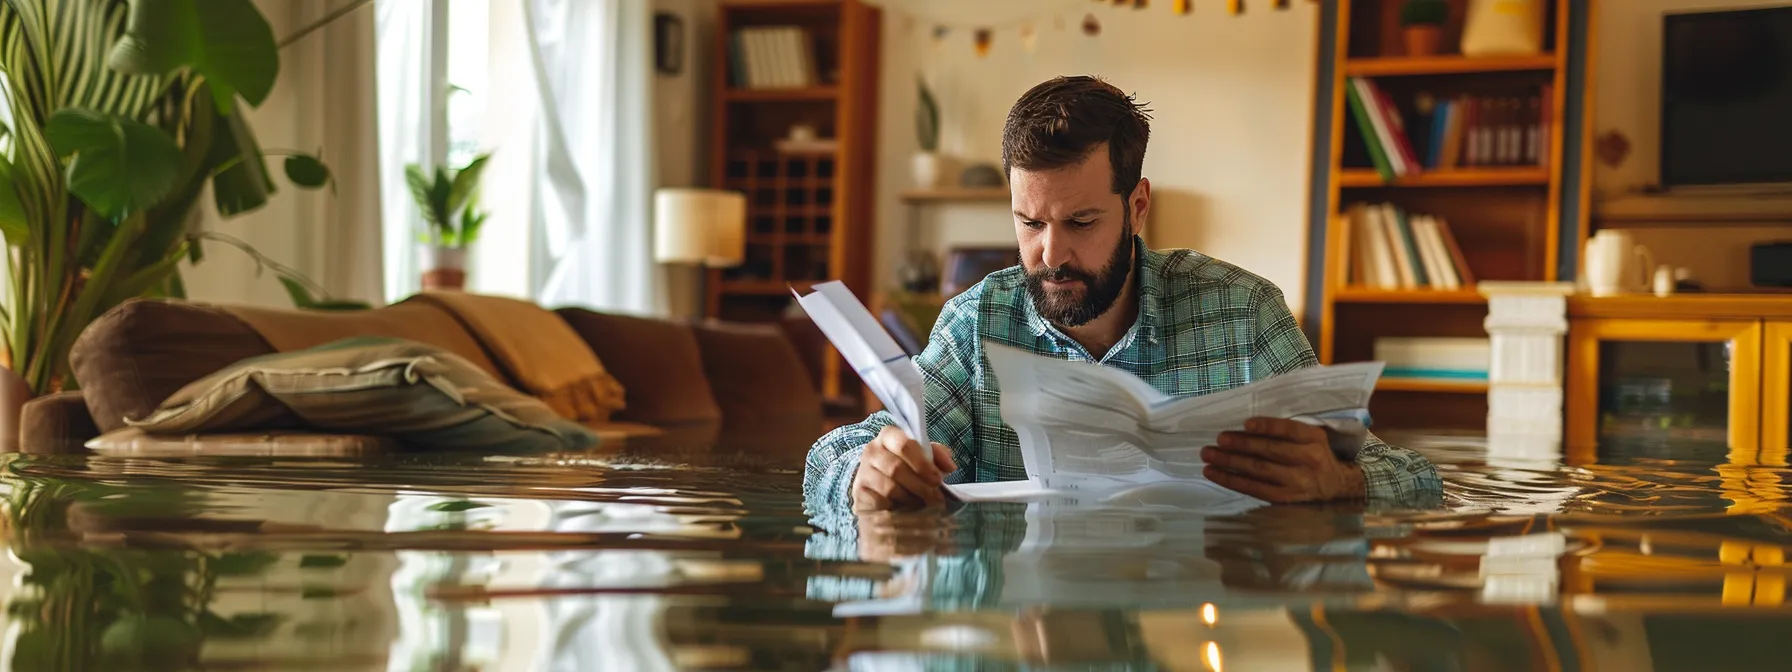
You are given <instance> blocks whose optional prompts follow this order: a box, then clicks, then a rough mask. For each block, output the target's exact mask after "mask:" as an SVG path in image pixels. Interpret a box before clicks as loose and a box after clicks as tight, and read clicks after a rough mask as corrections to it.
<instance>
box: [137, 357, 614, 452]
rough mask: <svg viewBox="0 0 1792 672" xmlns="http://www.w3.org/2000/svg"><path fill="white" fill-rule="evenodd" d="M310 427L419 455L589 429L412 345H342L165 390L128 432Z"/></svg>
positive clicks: (562, 438) (552, 441)
mask: <svg viewBox="0 0 1792 672" xmlns="http://www.w3.org/2000/svg"><path fill="white" fill-rule="evenodd" d="M291 416H297V417H298V418H299V419H300V420H301V421H303V423H304V424H305V425H307V426H308V427H310V428H313V429H317V430H322V431H330V432H344V433H353V434H371V435H384V436H391V437H393V438H396V439H399V440H401V441H404V442H406V443H409V444H412V445H414V446H417V447H421V448H441V449H454V450H504V451H511V450H539V451H556V450H581V449H585V448H589V447H591V446H592V445H594V444H596V443H597V435H596V434H594V433H592V432H591V430H589V429H586V428H585V427H583V426H580V425H579V424H577V423H574V422H571V421H569V420H566V419H564V418H561V417H560V416H559V415H556V414H555V413H554V412H553V411H552V410H551V409H549V408H548V407H547V405H546V404H544V403H542V402H541V401H540V400H538V399H535V398H534V397H530V396H528V395H525V394H523V393H521V392H518V391H516V390H514V389H511V388H510V387H508V386H506V385H504V384H503V383H501V382H499V381H497V380H495V379H493V378H492V377H491V376H490V375H489V374H487V373H486V372H485V371H483V370H481V369H479V368H478V367H477V366H475V365H474V364H473V363H471V362H469V361H467V360H466V359H463V358H461V357H460V356H458V355H455V354H454V353H451V352H448V351H446V350H443V349H441V348H437V347H434V346H430V345H425V344H422V343H417V342H415V341H407V340H403V339H395V338H349V339H343V340H340V341H336V342H333V343H329V344H326V345H322V346H318V347H316V348H311V349H307V350H298V351H294V352H284V353H278V354H272V355H263V356H260V357H251V358H249V359H245V360H242V361H240V362H237V363H236V364H234V365H232V366H229V367H226V368H225V369H223V370H221V371H218V372H217V373H213V374H211V375H209V376H206V377H204V378H201V379H199V380H196V381H193V382H192V383H190V384H188V385H187V386H186V387H183V388H181V389H180V391H178V392H175V393H174V394H173V395H172V396H170V397H168V399H167V400H165V401H163V402H162V404H161V406H159V407H157V409H156V410H155V411H154V412H153V413H151V414H150V415H149V416H148V417H145V418H142V419H131V418H127V419H126V422H128V423H129V424H130V425H132V426H134V427H137V428H139V429H142V430H143V431H145V432H148V433H152V434H195V433H206V432H243V431H255V430H264V429H270V428H276V427H278V426H281V425H282V424H283V423H280V422H279V419H280V418H282V417H291Z"/></svg>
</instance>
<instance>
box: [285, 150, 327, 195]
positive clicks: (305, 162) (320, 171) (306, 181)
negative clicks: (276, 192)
mask: <svg viewBox="0 0 1792 672" xmlns="http://www.w3.org/2000/svg"><path fill="white" fill-rule="evenodd" d="M286 179H289V180H292V183H293V184H296V185H299V186H301V187H305V188H308V189H316V188H318V187H322V186H324V185H326V184H329V183H330V168H329V166H325V165H324V162H323V161H320V160H318V158H317V157H315V156H311V155H309V154H294V155H292V156H288V157H286Z"/></svg>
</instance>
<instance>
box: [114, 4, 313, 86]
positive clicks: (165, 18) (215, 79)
mask: <svg viewBox="0 0 1792 672" xmlns="http://www.w3.org/2000/svg"><path fill="white" fill-rule="evenodd" d="M110 62H111V64H112V67H114V68H116V69H118V70H119V71H120V72H127V73H132V74H142V75H149V74H154V75H165V74H168V73H169V72H172V71H174V70H176V69H178V68H181V67H186V68H189V69H191V70H192V71H193V72H195V73H198V74H200V75H204V76H205V81H206V83H208V84H210V85H211V92H212V99H213V100H214V101H216V102H217V105H218V110H219V111H220V112H229V111H230V110H231V107H232V102H233V101H234V100H235V98H236V96H238V95H241V96H242V97H243V100H245V101H248V103H249V104H250V105H252V106H260V105H261V103H262V101H264V100H267V97H268V93H269V92H271V91H273V89H274V78H275V77H276V76H278V75H279V74H280V51H279V48H278V47H277V46H275V43H274V30H273V28H271V27H269V26H268V22H267V19H266V18H263V17H262V15H261V12H260V11H257V10H256V9H255V5H254V4H253V3H252V2H251V1H250V0H131V15H130V20H129V21H128V22H127V23H126V24H125V34H124V38H123V39H121V40H119V41H118V44H117V45H115V46H114V47H113V48H112V54H111V58H110Z"/></svg>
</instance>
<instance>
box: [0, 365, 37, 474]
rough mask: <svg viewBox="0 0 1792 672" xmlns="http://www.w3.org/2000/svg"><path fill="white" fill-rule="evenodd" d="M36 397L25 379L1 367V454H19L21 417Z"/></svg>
mask: <svg viewBox="0 0 1792 672" xmlns="http://www.w3.org/2000/svg"><path fill="white" fill-rule="evenodd" d="M34 396H36V395H34V394H32V392H31V386H30V385H29V384H26V382H25V379H24V378H23V377H21V376H19V374H17V373H15V372H13V370H12V369H10V368H7V367H0V453H16V452H19V428H20V425H19V421H20V416H21V415H22V414H23V413H24V411H25V402H28V401H31V399H32V397H34Z"/></svg>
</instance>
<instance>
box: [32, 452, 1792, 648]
mask: <svg viewBox="0 0 1792 672" xmlns="http://www.w3.org/2000/svg"><path fill="white" fill-rule="evenodd" d="M1408 445H1415V447H1418V448H1420V449H1421V450H1423V451H1424V452H1425V453H1426V454H1427V455H1428V456H1430V457H1431V458H1432V459H1433V460H1434V461H1435V462H1437V463H1438V464H1439V467H1440V469H1441V470H1442V471H1443V473H1444V475H1445V479H1446V482H1447V484H1448V485H1447V492H1446V496H1445V498H1444V500H1443V501H1441V502H1436V503H1435V506H1431V507H1427V508H1423V509H1420V510H1365V509H1364V508H1363V507H1362V506H1360V505H1334V506H1302V507H1265V508H1258V509H1251V510H1244V511H1213V510H1200V509H1190V508H1187V507H1177V506H1157V507H1151V506H1142V505H1138V504H1136V503H1135V504H1128V505H1119V504H1112V503H1107V504H1103V503H1093V502H1074V503H1073V502H1064V501H1058V502H1042V503H1037V504H1033V505H1022V504H980V505H973V506H970V507H964V508H962V509H958V510H953V511H936V512H916V513H900V514H880V515H866V516H856V515H854V514H852V513H851V512H845V511H828V510H808V509H807V508H806V507H805V506H804V502H803V501H802V499H801V496H800V488H799V485H800V482H801V477H802V474H801V471H800V465H801V453H802V450H803V448H804V447H803V446H794V447H790V448H788V449H783V450H768V449H766V447H765V446H756V447H754V448H753V449H752V450H751V451H748V452H741V451H729V450H723V449H710V450H703V451H679V452H672V451H661V450H631V451H630V452H628V453H623V454H609V455H604V454H597V455H583V456H552V457H541V456H500V457H478V456H403V457H376V458H357V459H354V460H328V459H271V458H194V457H180V458H172V457H171V458H165V459H152V458H113V457H98V456H57V457H37V456H11V457H9V458H7V461H6V462H5V463H4V464H0V471H3V474H0V489H3V490H4V491H5V492H6V495H7V504H8V506H7V510H6V516H5V518H4V520H5V524H6V525H7V528H6V532H5V534H6V539H7V546H8V549H9V554H8V556H7V557H6V558H5V559H4V560H0V574H4V575H5V579H6V580H5V581H4V582H0V599H3V600H4V601H5V604H6V609H5V610H4V614H3V615H0V619H4V621H5V622H4V626H3V627H0V638H3V639H0V667H4V668H5V669H14V670H64V669H68V670H74V669H106V670H123V669H327V670H596V669H616V670H655V669H798V670H821V669H1018V668H1023V667H1024V668H1028V669H1090V668H1096V669H1166V670H1222V669H1225V670H1249V669H1275V670H1284V669H1295V670H1300V669H1352V670H1358V669H1360V670H1370V669H1377V670H1507V669H1519V670H1524V669H1537V670H1642V671H1647V670H1670V669H1698V670H1705V669H1711V670H1719V669H1721V670H1744V669H1762V670H1783V669H1789V667H1792V662H1788V661H1792V610H1789V609H1788V607H1787V605H1786V600H1785V598H1786V582H1787V578H1788V573H1789V572H1788V570H1787V566H1786V564H1785V557H1786V552H1787V550H1788V547H1789V546H1792V518H1789V517H1788V514H1792V508H1788V504H1787V501H1786V496H1787V491H1788V487H1787V484H1788V482H1792V472H1788V470H1787V469H1786V468H1784V467H1783V466H1778V467H1776V466H1746V465H1740V464H1733V463H1731V462H1730V457H1729V456H1728V454H1727V452H1726V451H1724V450H1722V449H1721V447H1711V446H1702V445H1690V444H1689V445H1686V446H1678V447H1675V446H1668V447H1663V446H1659V445H1657V446H1648V447H1635V448H1630V449H1626V448H1623V447H1611V448H1608V449H1606V451H1605V453H1604V455H1603V456H1602V458H1601V463H1599V464H1594V465H1584V466H1563V465H1560V464H1557V463H1554V462H1551V461H1548V460H1541V461H1539V460H1517V459H1510V458H1503V457H1497V456H1495V457H1490V456H1489V454H1488V451H1487V450H1486V449H1485V447H1484V446H1481V445H1477V444H1476V443H1475V442H1474V441H1472V440H1463V439H1442V440H1432V441H1427V442H1423V443H1422V445H1419V444H1415V443H1408Z"/></svg>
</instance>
